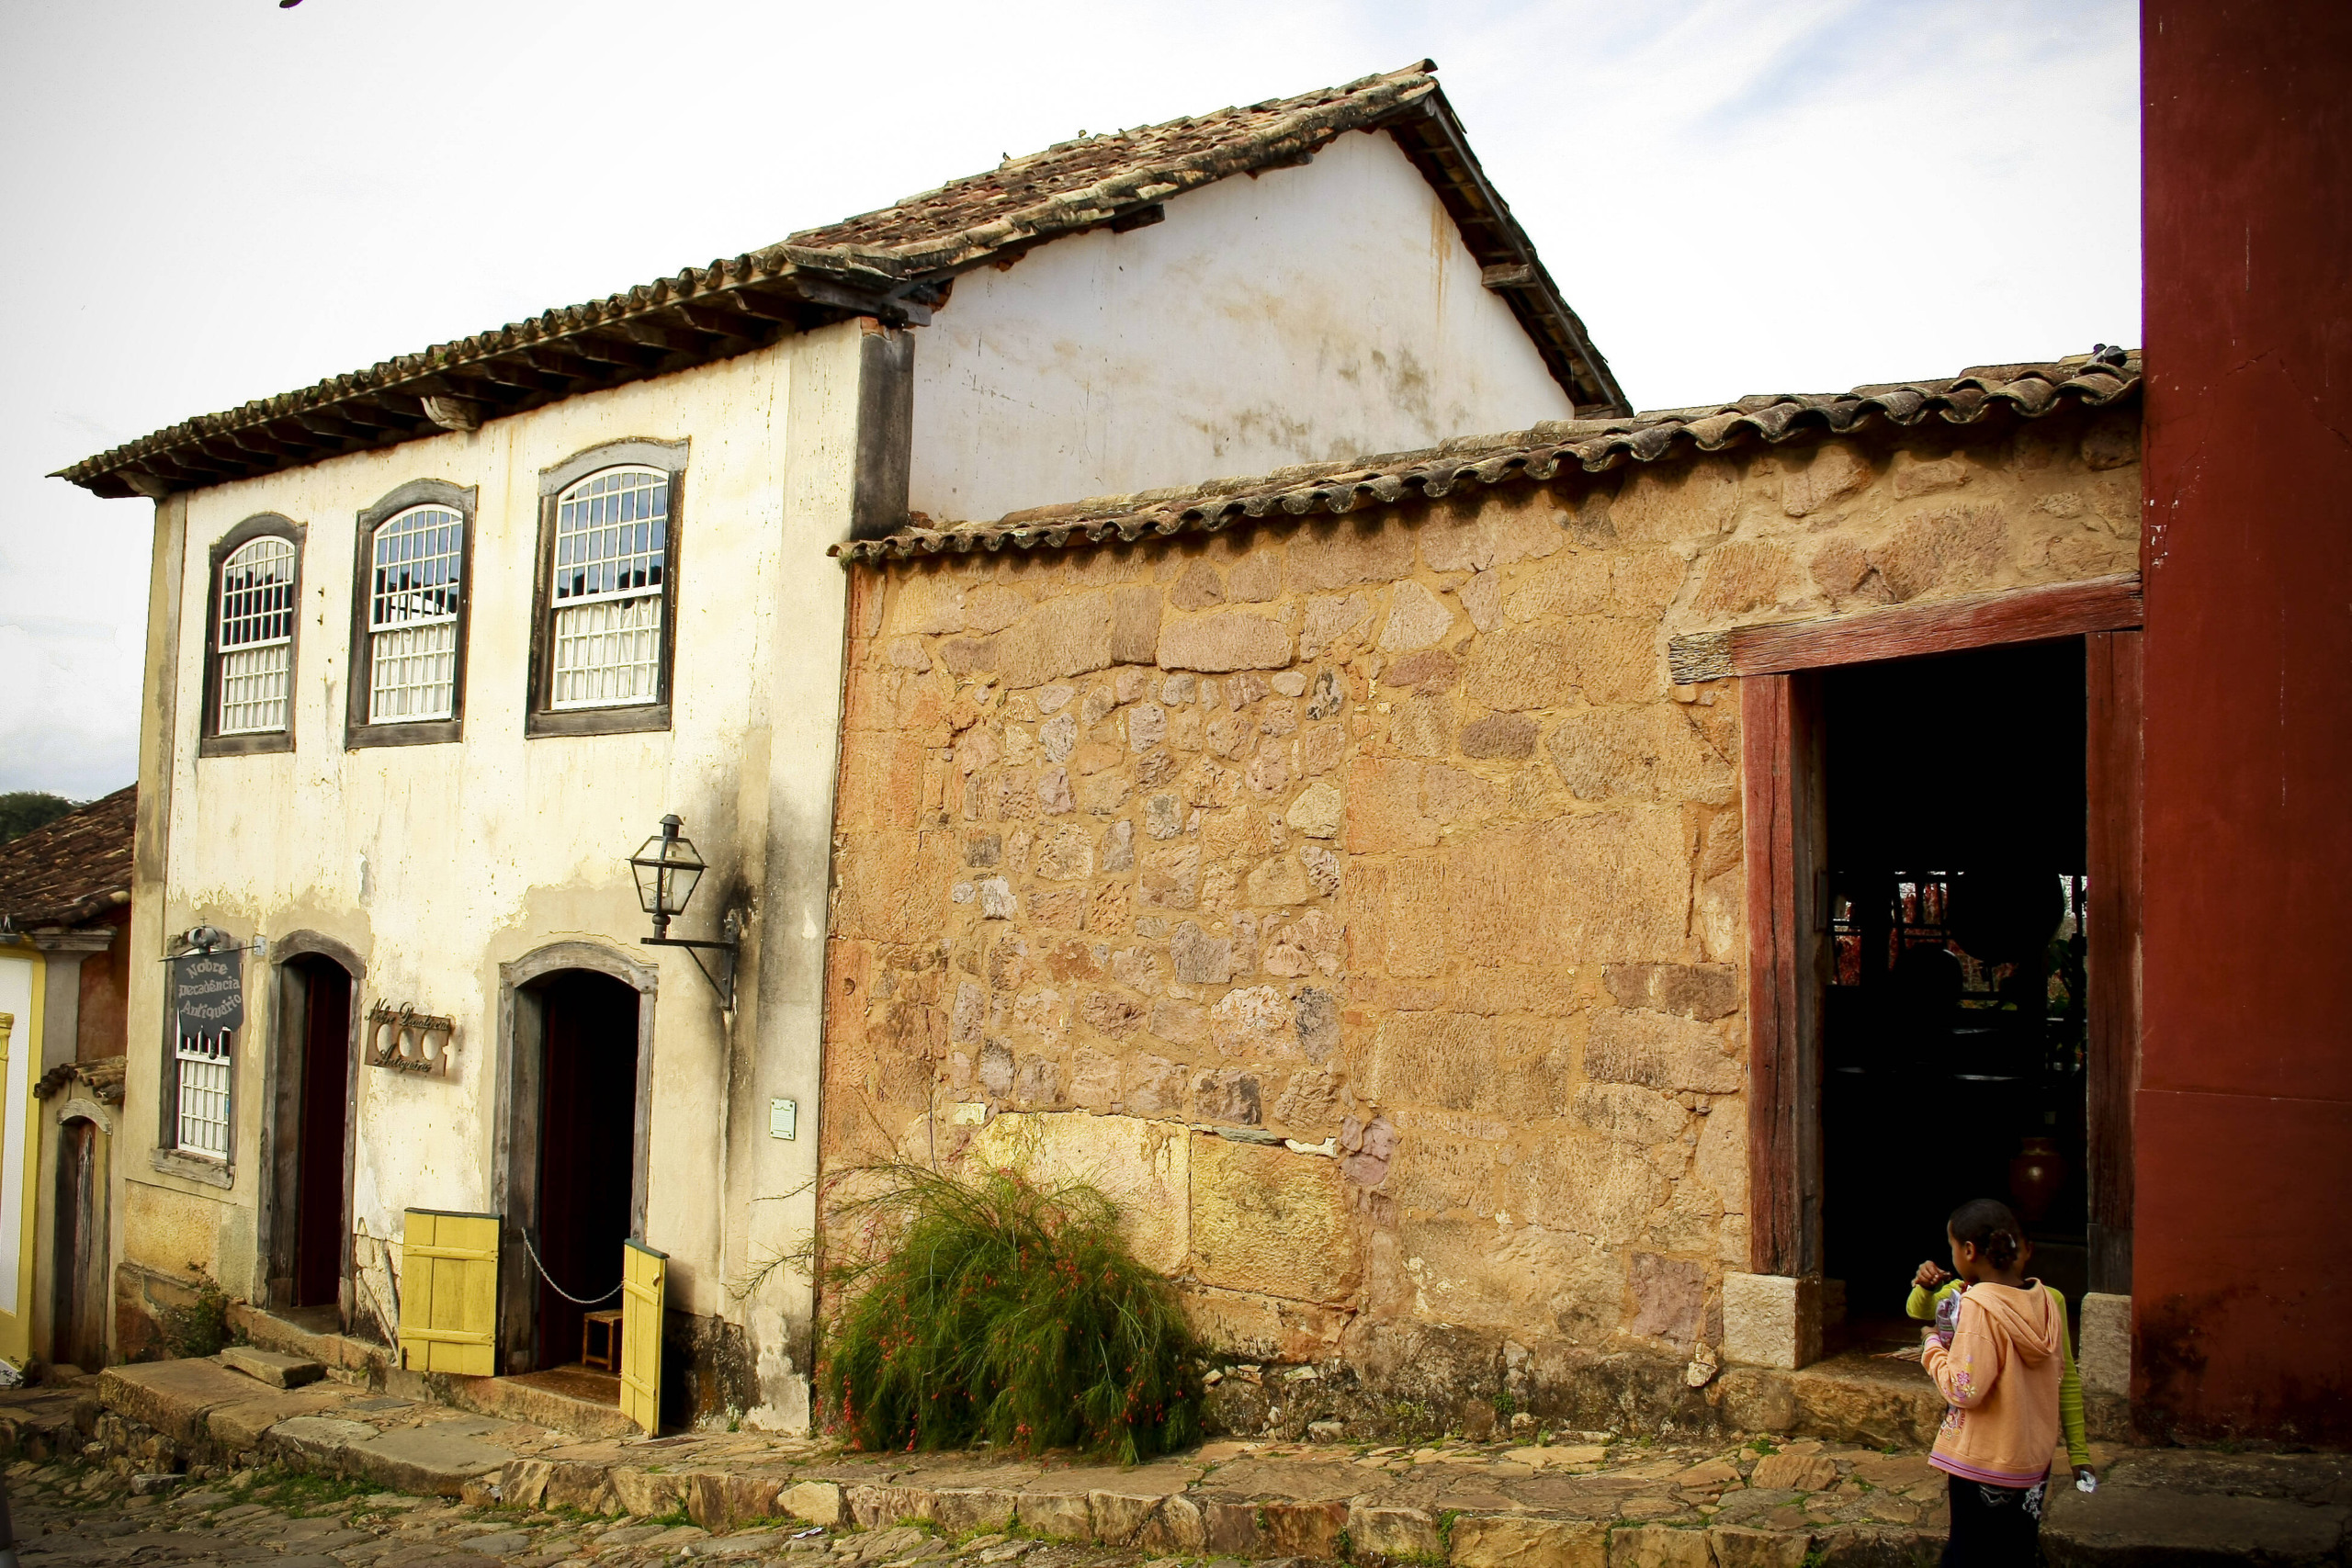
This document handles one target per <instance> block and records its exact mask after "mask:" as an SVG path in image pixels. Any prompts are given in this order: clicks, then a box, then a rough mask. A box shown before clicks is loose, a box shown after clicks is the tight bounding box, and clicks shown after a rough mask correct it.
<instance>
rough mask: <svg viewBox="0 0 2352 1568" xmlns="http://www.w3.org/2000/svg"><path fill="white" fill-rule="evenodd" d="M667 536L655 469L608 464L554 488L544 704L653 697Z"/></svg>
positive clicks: (666, 498)
mask: <svg viewBox="0 0 2352 1568" xmlns="http://www.w3.org/2000/svg"><path fill="white" fill-rule="evenodd" d="M669 536H670V477H669V475H667V474H664V473H662V472H660V471H659V470H657V469H653V468H607V469H605V471H604V472H602V473H598V474H591V475H590V476H589V477H588V478H586V479H582V480H581V481H580V482H579V483H578V484H575V485H573V486H571V488H570V489H568V490H566V491H564V492H563V493H562V494H561V495H560V496H559V497H558V498H557V500H556V522H555V559H554V561H553V563H552V570H553V573H554V581H552V583H551V584H550V587H551V589H552V595H551V597H552V603H553V604H554V606H555V626H554V636H553V638H552V641H553V644H554V652H555V660H554V685H553V690H552V691H551V692H550V694H549V704H550V705H551V706H554V707H557V708H591V707H619V706H624V705H629V704H633V703H652V702H658V701H660V700H661V697H662V593H663V590H664V583H663V562H664V560H665V559H666V558H667V556H668V551H669V545H670V537H669Z"/></svg>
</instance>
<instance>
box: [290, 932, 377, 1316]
mask: <svg viewBox="0 0 2352 1568" xmlns="http://www.w3.org/2000/svg"><path fill="white" fill-rule="evenodd" d="M326 945H327V944H325V943H324V942H302V941H300V939H295V940H290V941H288V942H286V943H285V944H283V946H282V947H281V951H285V949H287V948H291V949H293V951H292V952H291V953H289V955H288V957H287V958H285V959H284V960H283V961H282V962H281V963H280V964H278V967H277V974H278V1021H277V1083H276V1094H275V1097H274V1098H275V1101H276V1103H275V1105H274V1107H273V1112H274V1114H273V1117H272V1123H273V1124H272V1128H271V1133H272V1137H271V1145H272V1151H271V1152H272V1161H271V1164H272V1169H271V1173H270V1181H271V1190H270V1196H271V1223H270V1246H269V1276H270V1303H271V1304H272V1305H273V1306H275V1307H277V1308H278V1309H280V1310H283V1311H294V1312H305V1311H307V1312H308V1313H310V1314H314V1318H315V1321H311V1322H310V1323H309V1324H308V1326H311V1327H313V1328H319V1329H327V1328H333V1327H340V1326H341V1318H342V1310H343V1306H344V1283H343V1280H344V1268H345V1252H346V1251H347V1249H348V1247H349V1237H350V1225H349V1224H348V1223H347V1221H346V1218H345V1216H346V1214H347V1213H348V1212H349V1204H350V1173H351V1106H352V1098H353V1096H352V1089H353V1084H352V1058H353V1056H354V1055H355V1053H356V1040H357V1035H356V1032H355V1031H354V1028H353V1024H354V1012H355V1010H356V1002H357V998H358V985H357V982H356V978H355V976H356V960H353V961H352V962H349V963H346V962H345V955H343V954H340V953H334V952H327V951H322V949H323V948H324V947H325V946H326Z"/></svg>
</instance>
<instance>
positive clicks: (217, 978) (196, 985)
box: [172, 947, 245, 1038]
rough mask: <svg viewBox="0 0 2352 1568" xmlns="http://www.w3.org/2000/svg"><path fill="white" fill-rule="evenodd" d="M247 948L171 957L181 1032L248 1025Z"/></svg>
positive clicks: (174, 1001) (212, 1032) (174, 1003)
mask: <svg viewBox="0 0 2352 1568" xmlns="http://www.w3.org/2000/svg"><path fill="white" fill-rule="evenodd" d="M244 957H245V955H244V952H243V949H240V948H234V947H232V948H229V949H226V950H225V951H223V952H220V953H184V954H182V955H181V956H180V957H177V958H175V959H173V960H172V1010H173V1011H174V1012H175V1013H176V1014H177V1015H178V1017H179V1021H180V1023H179V1032H180V1034H181V1036H182V1037H183V1038H185V1037H187V1036H188V1035H192V1034H193V1035H217V1034H224V1033H228V1032H231V1031H233V1030H239V1029H243V1027H244V1026H245V965H244Z"/></svg>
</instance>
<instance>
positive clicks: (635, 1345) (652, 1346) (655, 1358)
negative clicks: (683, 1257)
mask: <svg viewBox="0 0 2352 1568" xmlns="http://www.w3.org/2000/svg"><path fill="white" fill-rule="evenodd" d="M621 1246H622V1251H621V1414H622V1415H624V1416H628V1418H629V1419H630V1420H632V1421H634V1422H636V1423H637V1424H638V1425H639V1426H640V1427H644V1428H645V1429H646V1430H647V1431H648V1432H659V1431H660V1430H661V1429H662V1292H663V1290H664V1289H665V1288H666V1286H667V1284H668V1282H669V1277H670V1255H669V1254H668V1253H666V1252H656V1251H654V1250H653V1249H652V1248H651V1247H639V1245H638V1244H637V1243H635V1242H633V1241H631V1242H624V1243H622V1244H621Z"/></svg>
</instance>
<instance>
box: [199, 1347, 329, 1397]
mask: <svg viewBox="0 0 2352 1568" xmlns="http://www.w3.org/2000/svg"><path fill="white" fill-rule="evenodd" d="M220 1364H221V1365H222V1366H224V1367H227V1368H229V1369H230V1370H232V1371H240V1372H243V1373H244V1374H245V1375H246V1376H247V1377H249V1378H258V1379H259V1380H260V1381H261V1382H266V1383H267V1384H269V1385H270V1387H272V1388H300V1387H301V1386H302V1385H303V1384H304V1383H313V1382H318V1381H319V1380H320V1379H321V1378H322V1377H324V1376H326V1371H327V1370H326V1368H324V1367H322V1366H321V1365H320V1364H319V1363H318V1362H316V1361H314V1360H312V1359H311V1358H310V1357H308V1356H289V1355H288V1354H287V1353H286V1352H285V1351H283V1350H264V1349H262V1348H259V1347H258V1346H254V1345H232V1346H230V1347H229V1348H227V1349H225V1350H223V1351H221V1352H220Z"/></svg>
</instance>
